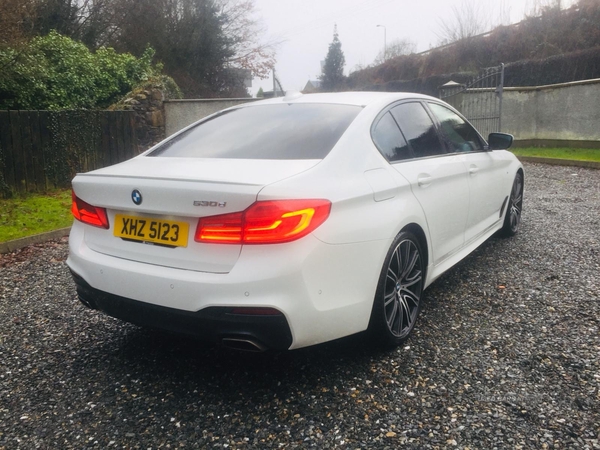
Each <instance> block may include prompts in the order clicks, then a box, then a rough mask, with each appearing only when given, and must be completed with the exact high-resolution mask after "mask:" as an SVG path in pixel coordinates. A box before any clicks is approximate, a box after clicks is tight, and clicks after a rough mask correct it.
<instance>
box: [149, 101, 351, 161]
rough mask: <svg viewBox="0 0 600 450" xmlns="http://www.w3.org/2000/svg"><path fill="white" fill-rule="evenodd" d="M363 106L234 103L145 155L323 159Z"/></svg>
mask: <svg viewBox="0 0 600 450" xmlns="http://www.w3.org/2000/svg"><path fill="white" fill-rule="evenodd" d="M361 109H362V108H361V107H360V106H355V105H335V104H334V105H332V104H315V103H293V104H277V105H260V106H251V107H245V108H239V109H233V110H231V111H226V112H223V113H221V114H218V115H216V116H215V117H212V118H211V119H208V120H206V121H204V122H201V123H199V124H198V125H195V126H193V127H192V128H190V129H189V130H187V131H185V132H183V133H181V134H180V135H178V136H176V137H174V138H173V139H171V140H169V141H167V142H165V143H164V144H162V145H161V146H160V147H158V148H157V149H156V150H154V151H152V152H151V153H150V154H148V156H167V157H169V156H170V157H180V158H234V159H322V158H324V157H325V156H327V154H328V153H329V151H330V150H331V149H332V148H333V146H334V145H335V143H336V142H337V141H338V140H339V138H340V137H341V136H342V134H343V133H344V131H346V128H348V126H349V125H350V123H351V122H352V121H353V120H354V118H355V117H356V116H357V115H358V113H359V112H360V111H361Z"/></svg>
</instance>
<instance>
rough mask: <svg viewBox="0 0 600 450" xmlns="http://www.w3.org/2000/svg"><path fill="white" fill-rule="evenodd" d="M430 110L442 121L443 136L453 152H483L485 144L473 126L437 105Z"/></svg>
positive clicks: (431, 105) (430, 104)
mask: <svg viewBox="0 0 600 450" xmlns="http://www.w3.org/2000/svg"><path fill="white" fill-rule="evenodd" d="M429 108H430V109H431V111H432V112H433V114H434V115H435V116H436V117H437V119H438V120H439V121H440V125H441V127H442V135H443V136H444V140H445V141H446V144H447V145H448V147H449V148H450V151H451V152H473V151H480V150H483V143H482V142H481V139H480V138H479V135H478V134H477V131H475V128H473V127H472V126H471V125H469V124H468V123H467V122H465V121H464V120H463V118H462V117H460V116H459V115H458V114H456V113H455V112H454V111H452V110H450V109H448V108H446V107H445V106H442V105H438V104H436V103H429Z"/></svg>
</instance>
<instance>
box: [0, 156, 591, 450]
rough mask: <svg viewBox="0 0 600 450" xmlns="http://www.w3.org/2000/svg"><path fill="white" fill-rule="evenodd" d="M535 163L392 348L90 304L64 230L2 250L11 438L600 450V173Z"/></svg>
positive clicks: (107, 443)
mask: <svg viewBox="0 0 600 450" xmlns="http://www.w3.org/2000/svg"><path fill="white" fill-rule="evenodd" d="M525 169H526V173H525V210H524V214H523V222H522V229H521V232H520V233H519V234H518V235H517V236H516V237H514V238H511V239H501V238H496V237H493V238H491V239H489V240H488V241H487V242H486V243H485V244H484V245H482V246H481V247H480V248H479V249H478V250H476V251H475V252H474V253H473V254H472V255H470V256H469V257H468V258H466V259H465V260H464V261H463V262H461V263H460V264H459V265H458V266H457V267H455V268H454V269H453V270H451V271H449V272H448V273H447V274H445V275H444V276H443V277H441V278H440V279H439V280H437V281H436V282H435V283H434V284H433V285H432V286H431V287H430V288H429V289H428V290H427V291H426V294H425V299H424V302H425V303H424V307H423V310H422V314H421V317H420V318H419V321H418V323H417V326H416V328H415V330H414V334H413V335H412V337H411V338H410V339H409V340H408V341H407V342H406V344H405V346H404V347H403V348H399V349H397V350H394V351H389V352H380V351H375V350H373V349H372V348H370V347H369V346H368V345H366V344H364V343H363V338H362V337H361V336H357V337H351V338H348V339H342V340H339V341H337V342H333V343H329V344H324V345H320V346H317V347H313V348H307V349H301V350H297V351H291V352H283V353H272V354H258V355H257V354H245V353H238V352H234V351H228V350H225V349H219V348H215V347H212V346H208V345H206V344H203V343H199V342H197V341H194V340H189V339H185V338H180V337H177V336H172V335H169V334H165V333H162V332H159V331H153V330H146V329H142V328H137V327H135V326H133V325H129V324H125V323H122V322H120V321H118V320H115V319H112V318H110V317H107V316H105V315H103V314H101V313H98V312H95V311H91V310H88V309H86V308H85V307H84V306H83V305H81V304H80V303H79V302H78V301H77V299H76V294H75V286H74V284H73V282H72V281H71V278H70V275H69V271H68V269H67V267H66V265H65V260H66V257H67V254H68V247H67V240H66V239H62V240H58V241H53V242H48V243H45V244H40V245H35V246H31V247H28V248H25V249H22V250H20V251H16V252H14V253H11V254H7V255H2V256H0V449H21V448H22V449H38V448H39V449H57V448H61V449H69V448H77V449H87V448H90V449H93V448H109V449H112V448H115V449H117V448H121V449H144V450H146V449H175V448H221V449H225V448H228V449H248V448H260V449H263V448H277V449H279V448H319V449H329V448H342V449H344V448H347V449H363V448H381V449H388V448H389V449H395V448H398V447H399V446H404V447H405V448H419V449H442V448H452V449H494V448H497V449H502V448H514V449H521V448H542V449H553V448H559V449H560V448H582V449H600V440H599V439H600V438H599V434H600V337H599V336H600V334H599V331H600V330H599V328H600V319H599V317H600V306H599V300H600V299H599V296H600V171H594V170H588V169H580V168H572V167H558V166H543V165H534V164H526V165H525Z"/></svg>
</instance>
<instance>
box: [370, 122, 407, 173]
mask: <svg viewBox="0 0 600 450" xmlns="http://www.w3.org/2000/svg"><path fill="white" fill-rule="evenodd" d="M371 135H372V137H373V142H375V145H376V146H377V148H378V149H379V151H380V152H381V154H382V155H383V156H384V157H385V158H386V159H387V160H388V161H390V162H393V161H400V160H403V159H408V158H410V157H411V154H410V150H409V148H408V145H407V143H406V140H405V139H404V136H402V133H401V132H400V128H398V125H397V124H396V121H395V120H394V118H393V117H392V115H391V114H390V113H389V112H387V113H385V115H384V116H383V117H382V118H381V119H380V120H379V122H377V125H375V128H374V129H373V132H372V134H371Z"/></svg>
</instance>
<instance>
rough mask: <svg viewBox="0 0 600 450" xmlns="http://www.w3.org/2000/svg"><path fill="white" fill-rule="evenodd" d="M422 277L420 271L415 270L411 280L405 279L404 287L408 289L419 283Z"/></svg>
mask: <svg viewBox="0 0 600 450" xmlns="http://www.w3.org/2000/svg"><path fill="white" fill-rule="evenodd" d="M422 278H423V277H421V271H420V270H417V271H416V272H415V274H414V275H413V277H412V278H406V280H405V282H404V283H403V285H404V287H406V288H407V287H410V286H414V285H415V284H417V283H418V282H420V281H421V279H422Z"/></svg>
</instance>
